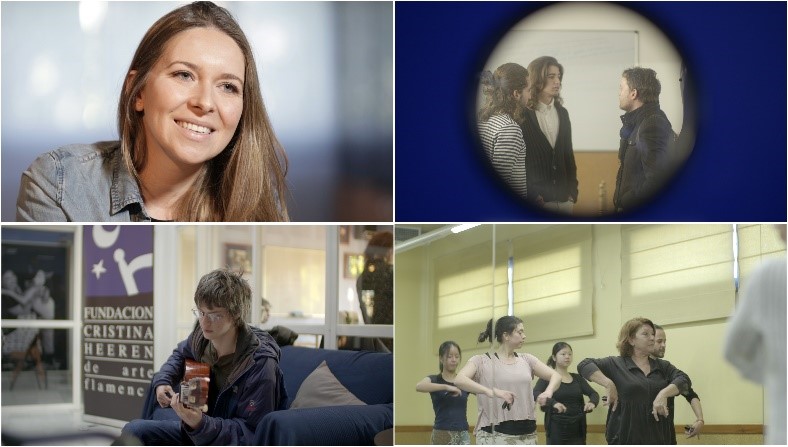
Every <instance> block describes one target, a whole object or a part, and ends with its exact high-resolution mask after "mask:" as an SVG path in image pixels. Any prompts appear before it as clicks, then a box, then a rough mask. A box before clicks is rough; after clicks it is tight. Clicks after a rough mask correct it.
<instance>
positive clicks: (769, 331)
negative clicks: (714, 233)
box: [725, 258, 787, 445]
mask: <svg viewBox="0 0 788 447" xmlns="http://www.w3.org/2000/svg"><path fill="white" fill-rule="evenodd" d="M786 269H787V268H786V262H785V258H777V259H770V260H767V261H765V262H764V263H763V264H761V265H760V266H759V267H758V268H757V269H756V270H755V271H754V272H753V274H752V277H751V278H750V279H748V280H747V283H746V284H745V286H744V290H743V293H742V298H741V300H740V302H739V303H738V306H737V308H736V312H735V313H734V314H733V316H732V317H731V319H730V320H729V323H728V333H727V334H726V339H725V358H726V359H728V361H729V362H730V363H731V364H733V366H734V367H735V368H736V369H738V370H739V372H740V373H741V374H742V375H744V377H746V378H747V379H749V380H752V381H753V382H756V383H760V384H763V391H764V393H763V394H764V395H765V396H766V402H767V405H768V407H767V412H766V418H767V419H766V420H765V421H764V422H765V423H766V424H765V425H766V435H765V437H764V444H778V445H785V442H786V426H785V420H786V408H785V400H786V388H785V375H786V359H785V349H786V340H785V310H786V309H785V305H786Z"/></svg>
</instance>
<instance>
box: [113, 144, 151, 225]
mask: <svg viewBox="0 0 788 447" xmlns="http://www.w3.org/2000/svg"><path fill="white" fill-rule="evenodd" d="M110 200H111V202H110V213H111V214H112V215H115V214H118V213H122V212H124V210H125V209H127V210H126V212H128V213H129V217H130V219H131V220H132V221H135V220H136V221H149V220H150V217H149V216H148V213H147V212H146V210H145V204H144V203H143V201H142V194H141V193H140V188H139V184H138V183H137V180H136V179H135V178H134V175H132V174H131V172H129V170H128V169H127V168H126V164H125V163H124V162H123V155H122V153H121V150H120V148H119V147H118V148H117V149H116V150H114V151H113V152H112V185H111V186H110Z"/></svg>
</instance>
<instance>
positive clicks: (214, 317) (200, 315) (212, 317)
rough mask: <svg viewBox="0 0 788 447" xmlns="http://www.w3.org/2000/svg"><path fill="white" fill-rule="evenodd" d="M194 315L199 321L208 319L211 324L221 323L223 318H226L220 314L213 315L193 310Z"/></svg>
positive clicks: (214, 313)
mask: <svg viewBox="0 0 788 447" xmlns="http://www.w3.org/2000/svg"><path fill="white" fill-rule="evenodd" d="M192 313H193V314H194V316H195V317H196V318H198V319H199V318H205V317H208V319H209V320H211V323H216V322H217V321H219V320H221V319H222V318H224V314H221V313H219V312H213V313H209V314H207V313H205V312H203V311H201V310H200V309H192Z"/></svg>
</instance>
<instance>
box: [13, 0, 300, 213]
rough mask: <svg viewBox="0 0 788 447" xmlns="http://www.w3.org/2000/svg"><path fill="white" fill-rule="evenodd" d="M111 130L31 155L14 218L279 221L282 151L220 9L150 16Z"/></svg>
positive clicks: (252, 70)
mask: <svg viewBox="0 0 788 447" xmlns="http://www.w3.org/2000/svg"><path fill="white" fill-rule="evenodd" d="M118 132H119V135H120V141H119V142H118V141H115V142H101V143H95V144H91V145H70V146H65V147H62V148H60V149H57V150H55V151H52V152H49V153H46V154H44V155H42V156H40V157H39V158H38V159H37V160H35V161H34V162H33V164H32V165H31V166H30V167H29V168H28V169H27V170H26V171H25V172H24V173H23V175H22V183H21V186H20V192H19V197H18V199H17V220H25V221H162V220H176V221H286V220H288V213H287V206H286V203H285V194H286V186H285V182H284V177H285V174H286V172H287V157H286V155H285V153H284V150H283V148H282V147H281V145H280V144H279V142H278V140H277V138H276V136H275V135H274V131H273V128H272V126H271V123H270V120H269V119H268V115H267V113H266V110H265V106H264V104H263V100H262V96H261V93H260V85H259V82H258V76H257V69H256V64H255V61H254V56H253V54H252V50H251V46H250V45H249V42H248V41H247V39H246V36H245V35H244V33H243V31H242V30H241V28H240V27H239V26H238V23H237V22H236V21H235V19H234V18H233V17H232V16H231V15H230V13H229V12H228V11H227V10H226V9H224V8H221V7H219V6H216V5H215V4H213V3H211V2H195V3H192V4H190V5H185V6H182V7H180V8H178V9H176V10H174V11H172V12H170V13H169V14H167V15H165V16H164V17H162V18H161V19H159V20H158V21H157V22H156V23H154V24H153V26H152V27H151V28H150V29H149V30H148V31H147V33H146V34H145V36H144V37H143V38H142V41H141V42H140V44H139V46H138V47H137V51H136V53H135V54H134V57H133V58H132V61H131V65H130V66H129V70H128V72H127V75H126V79H125V82H124V85H123V88H122V91H121V94H120V100H119V104H118Z"/></svg>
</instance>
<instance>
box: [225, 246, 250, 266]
mask: <svg viewBox="0 0 788 447" xmlns="http://www.w3.org/2000/svg"><path fill="white" fill-rule="evenodd" d="M224 262H225V264H226V265H227V268H229V269H230V270H233V271H237V272H243V273H251V272H252V246H251V245H243V244H224Z"/></svg>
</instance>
